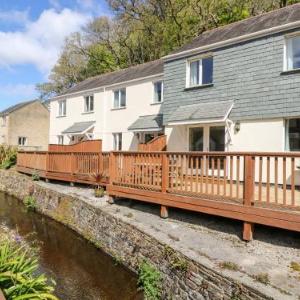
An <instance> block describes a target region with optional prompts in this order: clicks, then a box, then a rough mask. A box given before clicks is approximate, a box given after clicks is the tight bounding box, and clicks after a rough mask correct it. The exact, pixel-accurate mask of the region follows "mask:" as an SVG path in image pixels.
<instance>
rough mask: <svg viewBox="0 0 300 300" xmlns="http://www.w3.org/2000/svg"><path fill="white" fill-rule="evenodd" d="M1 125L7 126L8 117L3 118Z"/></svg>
mask: <svg viewBox="0 0 300 300" xmlns="http://www.w3.org/2000/svg"><path fill="white" fill-rule="evenodd" d="M1 126H2V127H5V126H6V117H2V118H1Z"/></svg>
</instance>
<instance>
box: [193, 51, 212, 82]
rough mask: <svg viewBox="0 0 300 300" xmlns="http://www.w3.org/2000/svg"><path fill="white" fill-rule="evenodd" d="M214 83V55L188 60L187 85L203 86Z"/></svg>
mask: <svg viewBox="0 0 300 300" xmlns="http://www.w3.org/2000/svg"><path fill="white" fill-rule="evenodd" d="M211 83H213V57H212V56H210V57H205V58H202V59H197V60H191V61H189V62H188V77H187V86H188V87H194V86H201V85H205V84H211Z"/></svg>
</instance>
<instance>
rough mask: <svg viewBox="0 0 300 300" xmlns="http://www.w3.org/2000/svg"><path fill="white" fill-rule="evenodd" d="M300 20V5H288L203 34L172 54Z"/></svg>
mask: <svg viewBox="0 0 300 300" xmlns="http://www.w3.org/2000/svg"><path fill="white" fill-rule="evenodd" d="M299 20H300V3H298V4H294V5H289V6H287V7H285V8H281V9H277V10H274V11H271V12H268V13H264V14H261V15H258V16H255V17H251V18H248V19H245V20H242V21H239V22H235V23H232V24H229V25H225V26H222V27H219V28H216V29H212V30H209V31H206V32H204V33H203V34H201V35H200V36H198V37H197V38H195V39H194V40H193V41H192V42H190V43H188V44H186V45H184V46H183V47H181V48H179V49H178V50H176V51H174V52H173V53H172V54H177V53H180V52H183V51H187V50H193V49H195V48H199V47H203V46H208V45H211V44H214V43H217V42H222V41H226V40H229V39H232V38H237V37H240V36H243V35H246V34H251V33H255V32H258V31H261V30H265V29H270V28H273V27H277V26H281V25H285V24H288V23H292V22H296V21H299Z"/></svg>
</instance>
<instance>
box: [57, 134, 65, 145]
mask: <svg viewBox="0 0 300 300" xmlns="http://www.w3.org/2000/svg"><path fill="white" fill-rule="evenodd" d="M57 144H58V145H64V136H63V135H58V136H57Z"/></svg>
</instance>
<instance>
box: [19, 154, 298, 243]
mask: <svg viewBox="0 0 300 300" xmlns="http://www.w3.org/2000/svg"><path fill="white" fill-rule="evenodd" d="M17 167H18V170H19V171H21V172H25V173H32V172H37V171H38V172H40V173H41V175H42V176H43V177H45V178H49V179H58V180H66V181H71V182H82V183H90V184H95V183H96V182H95V178H94V177H93V174H103V180H102V183H103V184H106V186H107V192H108V195H109V196H110V197H111V198H115V197H121V198H122V197H125V198H129V199H136V200H141V201H146V202H151V203H156V204H159V205H161V214H162V216H166V215H167V208H168V207H177V208H182V209H186V210H192V211H198V212H202V213H207V214H212V215H217V216H223V217H227V218H233V219H237V220H241V221H243V222H244V230H243V238H244V239H245V240H250V239H252V234H253V225H252V224H254V223H258V224H264V225H269V226H274V227H279V228H285V229H289V230H294V231H298V232H300V190H299V187H300V173H299V172H300V170H299V168H300V153H244V152H240V153H238V152H232V153H231V152H186V153H177V152H176V153H175V152H110V153H108V152H107V153H96V152H95V153H75V152H20V153H19V154H18V166H17Z"/></svg>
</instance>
